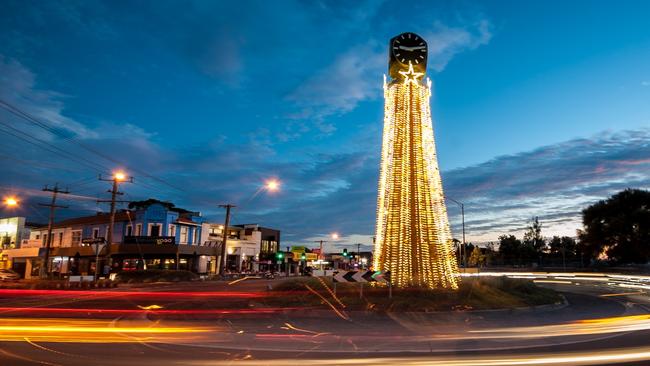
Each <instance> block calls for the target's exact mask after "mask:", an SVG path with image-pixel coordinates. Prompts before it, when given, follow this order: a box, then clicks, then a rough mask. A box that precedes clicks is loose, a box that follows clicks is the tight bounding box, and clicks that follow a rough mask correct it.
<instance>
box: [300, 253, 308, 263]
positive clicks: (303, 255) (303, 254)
mask: <svg viewBox="0 0 650 366" xmlns="http://www.w3.org/2000/svg"><path fill="white" fill-rule="evenodd" d="M300 259H302V260H303V261H304V260H305V259H307V256H306V255H305V253H302V255H301V256H300Z"/></svg>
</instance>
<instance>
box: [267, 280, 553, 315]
mask: <svg viewBox="0 0 650 366" xmlns="http://www.w3.org/2000/svg"><path fill="white" fill-rule="evenodd" d="M360 287H361V284H358V283H338V284H336V295H335V296H334V294H333V288H334V284H333V282H332V280H331V278H300V279H291V280H287V281H284V282H282V283H279V284H277V285H275V286H273V289H272V290H271V291H272V292H276V291H279V292H282V293H283V295H282V296H269V297H268V298H267V299H265V303H266V305H268V306H291V307H296V306H297V307H302V306H304V307H311V308H313V307H323V308H331V307H332V306H334V307H336V308H341V309H342V308H344V309H345V310H357V311H359V310H361V311H376V312H433V311H471V310H497V309H515V308H525V307H535V306H540V305H552V304H562V303H563V301H564V300H563V298H562V296H561V295H560V294H558V293H557V292H555V291H553V290H551V289H548V288H543V287H539V286H537V285H535V284H534V283H533V282H532V281H530V280H526V279H513V278H507V277H490V278H467V279H463V281H462V282H461V284H460V286H459V288H458V290H450V289H425V288H399V289H398V288H393V289H392V298H389V296H388V287H387V286H386V285H377V284H374V285H373V284H368V283H365V284H363V290H362V291H363V292H362V294H361V295H362V296H360V290H361V289H360Z"/></svg>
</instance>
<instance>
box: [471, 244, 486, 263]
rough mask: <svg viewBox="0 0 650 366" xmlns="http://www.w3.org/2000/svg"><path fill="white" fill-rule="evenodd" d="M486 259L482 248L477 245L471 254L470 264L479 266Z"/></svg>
mask: <svg viewBox="0 0 650 366" xmlns="http://www.w3.org/2000/svg"><path fill="white" fill-rule="evenodd" d="M484 261H485V256H484V255H483V253H482V252H481V248H479V247H478V246H475V247H474V250H472V254H471V255H470V256H469V265H470V266H476V267H479V266H482V265H483V262H484Z"/></svg>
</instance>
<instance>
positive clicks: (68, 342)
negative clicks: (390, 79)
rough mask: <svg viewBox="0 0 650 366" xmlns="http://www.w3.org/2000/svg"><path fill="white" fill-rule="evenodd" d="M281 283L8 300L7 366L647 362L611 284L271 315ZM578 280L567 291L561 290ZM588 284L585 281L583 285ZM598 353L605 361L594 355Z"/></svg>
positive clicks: (628, 310)
mask: <svg viewBox="0 0 650 366" xmlns="http://www.w3.org/2000/svg"><path fill="white" fill-rule="evenodd" d="M279 281H281V280H259V279H252V280H247V281H241V282H237V283H234V284H232V285H228V284H227V283H224V282H205V283H178V284H163V285H151V286H147V287H146V288H137V287H132V288H121V289H116V290H111V291H86V292H76V291H48V290H43V291H38V290H32V291H30V290H22V291H21V290H15V291H11V290H0V297H1V298H2V299H1V301H0V311H1V312H2V319H1V321H0V329H2V332H1V334H2V335H1V336H0V337H1V339H2V342H1V345H0V353H1V355H0V360H2V364H3V365H4V364H7V365H34V364H47V365H109V364H115V363H119V364H121V365H137V364H141V362H142V360H143V359H146V360H148V361H151V360H157V361H158V362H159V363H161V364H178V365H207V364H210V365H220V364H231V362H232V361H236V360H237V361H240V362H243V363H246V364H250V365H258V364H268V365H283V364H290V363H294V362H297V361H296V360H300V362H309V363H313V364H319V365H320V364H323V365H325V364H327V365H330V364H332V365H336V364H368V363H371V364H385V365H389V364H422V363H427V364H428V363H435V362H440V363H442V364H454V365H481V364H491V365H494V364H497V365H511V364H517V363H518V362H521V361H522V360H526V362H530V363H529V364H535V365H537V364H561V363H564V364H571V365H577V364H589V365H593V364H611V363H614V362H641V363H639V364H642V363H643V361H644V360H650V353H648V352H647V351H646V348H647V346H648V339H649V338H648V336H649V335H650V311H649V309H650V308H649V307H648V306H649V305H650V301H649V299H648V297H647V295H646V294H645V293H643V292H640V291H629V289H626V288H624V287H620V286H612V284H611V283H608V282H605V281H592V282H587V281H582V282H578V284H576V282H575V281H574V282H573V283H560V282H563V281H556V282H553V281H554V280H546V281H548V283H543V285H545V286H550V287H553V288H555V289H556V290H558V291H561V292H562V293H563V294H564V296H565V298H566V300H567V303H565V304H557V305H550V306H542V307H539V308H537V309H516V310H503V311H476V312H440V313H391V314H374V313H365V312H345V311H343V315H345V316H343V317H342V316H341V315H342V314H338V313H336V312H334V311H329V310H325V309H322V308H319V309H292V308H268V307H264V306H261V305H260V303H259V302H258V301H259V299H261V298H263V297H264V296H272V294H273V293H269V292H268V291H267V288H268V286H273V285H274V284H276V283H278V282H279ZM564 282H570V281H564ZM585 282H587V283H585ZM596 352H597V353H596Z"/></svg>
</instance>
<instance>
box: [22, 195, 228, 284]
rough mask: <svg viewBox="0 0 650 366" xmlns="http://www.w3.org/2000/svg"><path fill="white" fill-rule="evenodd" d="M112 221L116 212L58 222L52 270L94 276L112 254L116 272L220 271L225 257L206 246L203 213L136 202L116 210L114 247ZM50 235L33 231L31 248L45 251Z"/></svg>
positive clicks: (211, 245) (33, 268)
mask: <svg viewBox="0 0 650 366" xmlns="http://www.w3.org/2000/svg"><path fill="white" fill-rule="evenodd" d="M109 222H110V214H107V213H98V214H97V215H93V216H86V217H79V218H74V219H68V220H63V221H60V222H58V223H56V224H55V225H54V227H53V230H52V240H51V249H50V260H51V263H50V268H51V271H52V272H54V273H66V274H68V273H69V274H75V275H76V274H93V273H94V272H95V268H100V269H102V268H104V265H105V262H104V258H105V257H106V256H107V255H110V258H111V271H113V272H116V271H122V270H127V271H128V270H136V269H137V270H142V269H184V270H190V271H193V272H197V273H214V272H215V271H216V268H215V265H216V263H218V262H217V259H218V256H219V254H220V253H219V251H218V248H217V246H216V245H214V243H212V242H205V243H201V234H202V230H204V227H205V226H206V225H207V224H205V223H204V219H203V217H201V214H200V213H198V212H192V211H188V210H184V209H180V208H177V207H175V206H174V205H173V204H171V203H168V202H162V201H158V200H153V199H150V200H147V201H140V202H134V203H132V204H131V205H130V209H128V210H120V211H118V212H116V214H115V223H114V226H113V238H112V239H113V240H112V243H110V245H108V243H106V239H107V237H108V235H107V233H108V230H109ZM47 232H48V228H47V227H40V228H36V229H34V230H32V232H31V234H30V240H29V243H30V244H31V246H39V247H41V248H44V247H45V246H46V243H47ZM97 250H99V253H98V252H97ZM98 254H99V255H98ZM97 259H99V266H97ZM40 265H42V263H40V262H39V263H31V265H30V266H27V267H31V268H26V272H30V271H31V273H38V266H40Z"/></svg>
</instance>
